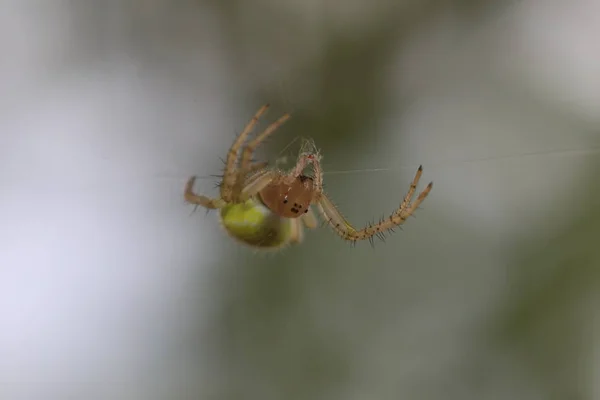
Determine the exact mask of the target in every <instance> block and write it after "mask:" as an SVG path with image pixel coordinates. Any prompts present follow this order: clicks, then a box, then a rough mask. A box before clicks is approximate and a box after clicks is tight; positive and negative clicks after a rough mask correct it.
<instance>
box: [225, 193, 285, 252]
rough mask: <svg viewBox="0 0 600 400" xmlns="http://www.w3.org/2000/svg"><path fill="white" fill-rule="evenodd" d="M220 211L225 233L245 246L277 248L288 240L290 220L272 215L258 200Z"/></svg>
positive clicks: (231, 205)
mask: <svg viewBox="0 0 600 400" xmlns="http://www.w3.org/2000/svg"><path fill="white" fill-rule="evenodd" d="M220 211H221V221H222V222H223V227H224V228H225V230H226V231H227V233H229V235H231V236H232V237H233V238H235V239H237V240H239V241H241V242H243V243H245V244H247V245H250V246H252V247H258V248H277V247H281V246H283V245H285V244H287V243H288V242H289V240H290V236H291V220H289V219H287V218H281V217H279V216H278V215H276V214H274V213H272V212H271V211H270V210H269V209H268V208H267V207H265V206H264V205H263V204H262V203H260V202H259V201H258V200H255V199H250V200H247V201H246V202H245V203H239V204H230V205H227V206H225V207H223V208H222V209H221V210H220Z"/></svg>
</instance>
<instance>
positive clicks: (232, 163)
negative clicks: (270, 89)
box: [221, 104, 269, 203]
mask: <svg viewBox="0 0 600 400" xmlns="http://www.w3.org/2000/svg"><path fill="white" fill-rule="evenodd" d="M268 108H269V105H268V104H265V105H264V106H262V107H261V108H260V109H259V110H258V111H257V112H256V114H254V116H253V117H252V119H251V120H250V121H249V122H248V123H247V124H246V126H245V127H244V129H243V130H242V132H241V133H240V134H239V135H238V137H237V138H236V139H235V141H234V142H233V144H232V145H231V148H230V149H229V152H228V153H227V160H226V161H225V173H224V174H223V183H222V185H221V198H222V199H223V200H224V201H225V202H228V203H229V202H231V201H232V200H233V198H234V197H235V196H234V186H235V183H236V181H237V180H238V173H237V169H236V162H237V160H238V151H239V149H240V148H241V147H242V144H243V143H244V142H245V141H246V138H247V137H248V135H249V134H250V133H251V132H252V131H253V130H254V127H255V126H256V124H257V123H258V119H259V118H260V117H261V116H262V115H263V114H264V113H265V112H267V109H268Z"/></svg>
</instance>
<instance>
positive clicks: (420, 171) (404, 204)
mask: <svg viewBox="0 0 600 400" xmlns="http://www.w3.org/2000/svg"><path fill="white" fill-rule="evenodd" d="M422 174H423V166H422V165H419V169H418V170H417V173H416V174H415V177H414V178H413V181H412V182H411V184H410V188H409V189H408V192H407V193H406V196H404V199H403V200H402V203H401V204H400V208H399V210H406V209H407V208H409V207H410V201H411V200H412V197H413V196H414V194H415V191H416V190H417V185H418V184H419V179H421V175H422Z"/></svg>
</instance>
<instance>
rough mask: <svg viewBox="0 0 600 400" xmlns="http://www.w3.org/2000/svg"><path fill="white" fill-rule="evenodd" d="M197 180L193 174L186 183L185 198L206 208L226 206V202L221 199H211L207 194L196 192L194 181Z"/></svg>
mask: <svg viewBox="0 0 600 400" xmlns="http://www.w3.org/2000/svg"><path fill="white" fill-rule="evenodd" d="M195 181H196V177H195V176H192V177H191V178H190V179H188V181H187V183H186V184H185V190H184V192H183V198H184V199H185V201H187V202H188V203H190V204H195V205H197V206H202V207H204V208H206V209H216V208H222V207H223V206H225V202H224V201H223V200H221V199H211V198H209V197H206V196H202V195H199V194H196V193H194V190H193V188H194V182H195Z"/></svg>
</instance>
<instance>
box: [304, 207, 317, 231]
mask: <svg viewBox="0 0 600 400" xmlns="http://www.w3.org/2000/svg"><path fill="white" fill-rule="evenodd" d="M300 218H301V219H302V222H303V223H304V226H306V227H307V228H309V229H315V228H316V227H317V226H319V221H317V216H316V215H315V212H314V211H313V209H312V207H309V208H308V211H307V212H306V214H304V215H302V216H301V217H300Z"/></svg>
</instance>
